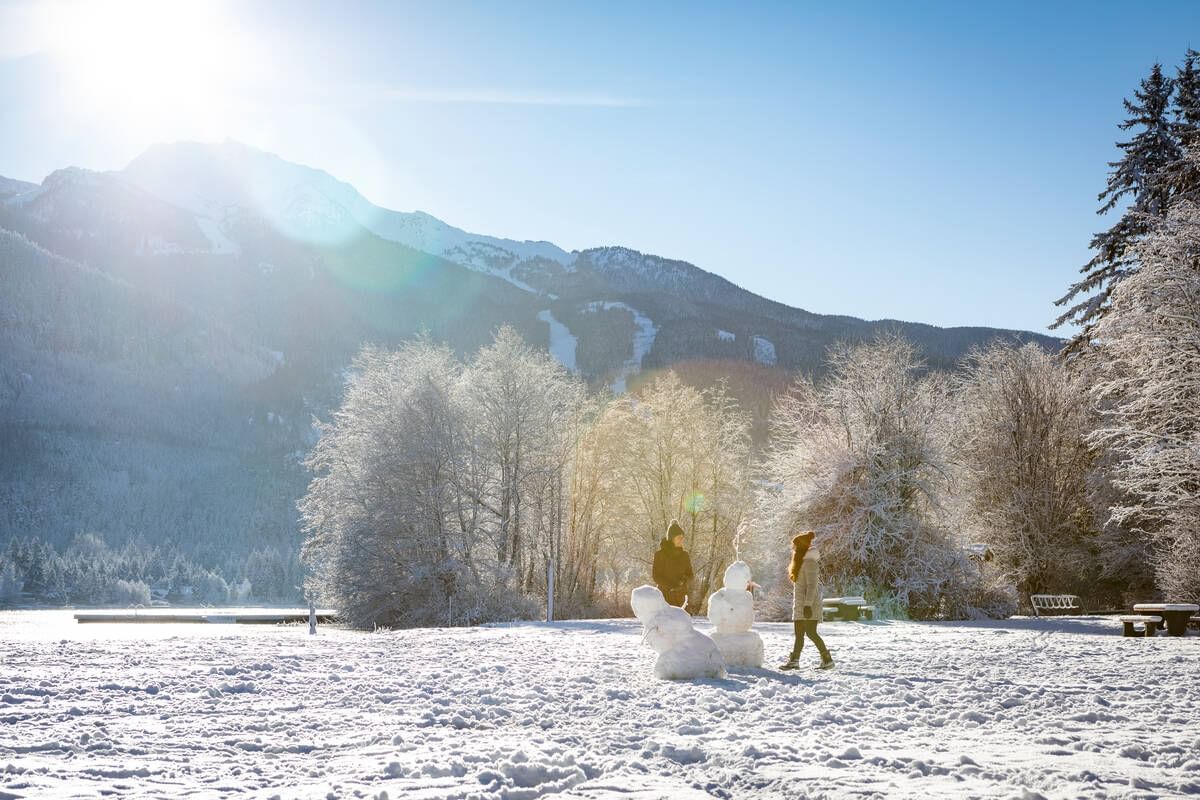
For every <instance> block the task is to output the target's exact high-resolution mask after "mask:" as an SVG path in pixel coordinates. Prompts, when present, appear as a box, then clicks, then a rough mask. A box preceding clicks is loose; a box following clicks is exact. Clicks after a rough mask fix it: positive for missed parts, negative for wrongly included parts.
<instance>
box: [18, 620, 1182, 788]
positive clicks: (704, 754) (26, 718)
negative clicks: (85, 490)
mask: <svg viewBox="0 0 1200 800" xmlns="http://www.w3.org/2000/svg"><path fill="white" fill-rule="evenodd" d="M698 627H699V628H700V629H701V630H707V629H708V628H707V626H706V625H704V624H703V623H701V624H699V625H698ZM789 627H790V626H787V625H782V624H767V625H762V624H760V625H759V626H758V630H759V631H760V632H761V633H762V634H763V638H764V639H765V641H766V648H767V656H768V663H770V664H773V663H776V662H777V661H778V659H779V658H780V657H781V656H782V655H783V654H784V653H785V652H786V650H787V649H788V646H789V643H790V631H789ZM1118 628H1119V626H1118V625H1117V623H1115V622H1114V621H1112V620H1106V619H1087V620H1084V619H1056V620H1027V619H1015V620H1010V621H1007V622H993V623H945V624H915V623H896V622H892V623H889V622H877V623H829V624H826V625H823V626H822V632H823V634H824V635H825V638H826V641H827V642H828V644H829V646H830V648H831V650H832V651H833V654H834V657H835V658H836V659H837V660H838V667H837V669H836V670H834V671H832V672H818V671H816V670H814V669H812V667H811V662H812V661H813V660H815V659H816V654H815V653H809V652H806V653H805V657H804V660H805V661H806V662H810V665H809V666H807V667H806V669H804V670H801V671H800V672H799V673H790V674H789V673H781V672H777V671H775V670H773V669H762V670H759V669H741V670H736V669H735V670H731V671H730V675H729V677H728V678H727V679H723V680H705V681H697V682H665V681H659V680H656V679H654V678H653V677H652V665H653V663H654V659H655V654H654V653H653V652H652V651H651V650H650V648H649V647H647V646H645V645H642V644H641V643H640V639H641V629H640V626H639V625H638V624H637V623H636V622H634V621H631V620H630V621H627V620H612V621H590V622H569V623H558V624H555V625H553V626H547V625H541V624H533V623H529V624H514V625H510V626H498V627H489V628H474V629H468V628H457V629H445V630H438V629H431V630H410V631H397V632H388V633H377V634H365V633H355V632H351V631H345V630H339V629H336V628H323V629H322V630H321V631H320V633H319V634H318V635H317V636H315V637H309V636H308V635H307V629H306V628H305V627H304V626H283V627H270V628H263V627H253V626H251V627H242V626H232V625H231V626H220V625H192V626H188V625H179V626H175V625H161V626H159V625H136V626H134V625H124V626H121V625H96V624H92V625H76V624H74V623H73V622H72V621H71V619H70V615H69V613H67V612H6V613H3V614H0V797H13V796H17V797H71V796H87V797H97V796H101V795H105V796H112V797H138V798H141V797H181V796H188V797H220V796H232V795H239V794H246V795H249V796H255V797H272V796H280V797H293V796H301V797H327V796H329V797H379V796H382V793H384V792H386V796H387V797H389V798H392V799H393V800H394V799H395V798H435V797H436V798H441V797H460V798H469V797H470V798H501V797H503V798H533V797H543V796H557V797H570V798H593V799H598V798H605V799H606V800H615V799H616V798H623V799H632V798H638V799H640V800H646V798H659V797H663V798H700V797H729V798H732V797H736V798H742V797H778V798H784V797H787V798H797V797H885V796H886V797H954V798H959V797H1037V796H1045V797H1052V798H1057V797H1146V798H1150V797H1178V796H1181V795H1188V794H1197V793H1200V725H1198V724H1197V719H1198V716H1197V712H1198V711H1200V681H1198V680H1197V665H1198V664H1200V638H1196V637H1194V636H1193V637H1189V638H1186V639H1174V638H1166V637H1159V638H1154V639H1124V638H1121V637H1120V636H1119V635H1118Z"/></svg>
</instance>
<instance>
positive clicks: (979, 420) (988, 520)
mask: <svg viewBox="0 0 1200 800" xmlns="http://www.w3.org/2000/svg"><path fill="white" fill-rule="evenodd" d="M963 366H964V369H963V371H962V372H961V374H960V375H959V377H958V384H959V386H958V391H957V402H956V404H955V405H956V407H957V409H958V414H957V424H956V431H957V433H956V436H955V437H954V448H953V452H954V453H955V459H956V461H957V463H958V466H959V467H960V470H959V472H960V476H961V488H962V495H963V498H964V500H965V506H966V508H965V511H966V513H965V514H964V515H963V518H964V520H965V521H966V525H967V526H968V528H967V529H968V530H969V531H970V532H971V534H972V536H973V538H975V539H977V540H978V541H982V542H986V543H988V544H989V545H990V546H991V549H992V551H993V552H994V553H995V556H996V562H997V564H998V565H999V567H1000V568H1001V569H1002V570H1004V572H1005V573H1006V574H1007V576H1008V577H1009V578H1010V579H1011V580H1012V582H1013V583H1014V584H1015V586H1016V587H1017V589H1018V592H1019V595H1020V596H1021V597H1022V598H1028V596H1029V595H1030V594H1039V593H1044V592H1052V593H1053V592H1064V591H1068V590H1069V591H1073V592H1074V593H1076V594H1084V593H1085V591H1084V589H1085V588H1087V585H1086V584H1087V579H1088V578H1089V577H1090V575H1091V565H1092V556H1091V553H1090V550H1089V546H1090V544H1091V541H1092V539H1093V537H1094V536H1095V524H1094V518H1093V514H1092V512H1091V507H1090V505H1089V502H1088V499H1089V488H1088V479H1089V475H1090V474H1091V470H1092V468H1093V461H1094V458H1093V454H1092V452H1091V449H1090V448H1089V446H1088V444H1087V441H1086V438H1087V435H1088V432H1089V431H1090V429H1091V427H1090V426H1091V416H1090V413H1089V403H1088V400H1087V395H1086V392H1085V391H1083V390H1082V387H1081V386H1080V383H1079V381H1078V380H1077V379H1075V378H1073V377H1072V376H1071V374H1070V373H1069V372H1068V370H1067V367H1066V365H1065V364H1064V363H1063V362H1062V361H1061V360H1060V359H1058V358H1057V357H1056V356H1054V355H1051V354H1050V353H1047V352H1046V351H1045V350H1044V349H1043V348H1041V347H1039V346H1037V345H1035V344H1027V345H1025V346H1023V347H1020V348H1016V347H1013V346H1011V345H1008V344H1000V343H997V344H994V345H992V346H991V347H988V348H987V349H983V350H977V351H975V352H973V353H971V354H970V355H969V356H968V358H967V359H966V360H965V363H964V365H963Z"/></svg>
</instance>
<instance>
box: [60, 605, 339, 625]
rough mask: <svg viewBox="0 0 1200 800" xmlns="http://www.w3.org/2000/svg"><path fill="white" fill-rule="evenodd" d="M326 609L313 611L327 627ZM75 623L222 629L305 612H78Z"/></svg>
mask: <svg viewBox="0 0 1200 800" xmlns="http://www.w3.org/2000/svg"><path fill="white" fill-rule="evenodd" d="M336 616H337V614H336V612H334V611H332V610H330V609H317V622H319V623H329V622H333V621H334V619H335V618H336ZM74 617H75V621H76V622H148V623H159V624H172V623H208V624H218V625H220V624H224V625H278V624H282V623H285V622H308V609H306V608H253V609H228V608H222V609H212V608H193V609H186V608H178V609H176V608H136V609H120V610H107V611H80V612H77V613H76V614H75V615H74Z"/></svg>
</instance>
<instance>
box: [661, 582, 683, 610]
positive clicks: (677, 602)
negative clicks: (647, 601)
mask: <svg viewBox="0 0 1200 800" xmlns="http://www.w3.org/2000/svg"><path fill="white" fill-rule="evenodd" d="M658 590H659V591H660V592H662V593H663V597H664V598H666V601H667V603H668V604H669V605H673V606H682V605H683V603H684V601H685V600H687V586H678V587H676V588H674V589H668V588H666V587H665V586H659V587H658Z"/></svg>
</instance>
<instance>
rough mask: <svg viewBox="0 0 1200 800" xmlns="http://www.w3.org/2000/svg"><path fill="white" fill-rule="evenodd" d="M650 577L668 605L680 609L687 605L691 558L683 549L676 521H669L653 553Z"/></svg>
mask: <svg viewBox="0 0 1200 800" xmlns="http://www.w3.org/2000/svg"><path fill="white" fill-rule="evenodd" d="M652 575H653V577H654V583H655V585H657V586H658V590H659V591H660V592H662V593H663V597H665V598H666V599H667V602H668V603H670V604H671V605H673V606H680V607H682V606H683V605H684V604H685V603H687V597H688V586H689V585H690V584H691V582H692V578H694V577H695V574H694V573H693V572H692V558H691V556H689V555H688V552H687V550H684V549H683V528H682V527H681V526H680V525H679V520H677V519H673V520H671V524H670V526H668V527H667V535H666V536H665V537H664V538H663V540H662V542H661V543H660V544H659V546H658V550H657V551H656V552H655V553H654V569H653V571H652Z"/></svg>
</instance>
